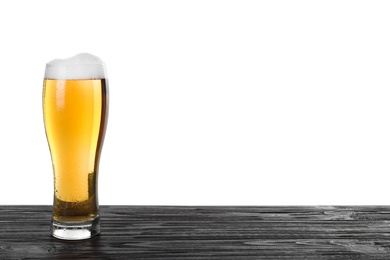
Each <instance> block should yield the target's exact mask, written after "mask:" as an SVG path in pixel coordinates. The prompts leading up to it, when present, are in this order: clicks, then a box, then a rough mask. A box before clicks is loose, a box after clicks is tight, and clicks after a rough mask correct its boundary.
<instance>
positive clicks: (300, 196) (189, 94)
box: [0, 0, 390, 205]
mask: <svg viewBox="0 0 390 260" xmlns="http://www.w3.org/2000/svg"><path fill="white" fill-rule="evenodd" d="M389 13H390V2H388V1H356V0H354V1H329V0H327V1H313V0H309V1H291V0H289V1H239V0H237V1H213V0H211V1H210V0H208V1H199V0H197V1H115V0H114V1H96V0H94V1H69V0H67V1H42V0H36V1H27V0H26V1H19V0H12V1H1V2H0V34H1V35H0V73H1V77H0V78H1V102H0V111H1V128H0V152H1V160H0V174H1V179H0V204H51V203H52V198H53V175H52V168H51V160H50V153H49V149H48V145H47V142H46V137H45V133H44V125H43V117H42V105H41V99H42V97H41V95H42V82H43V73H44V69H45V63H46V62H48V61H50V60H51V59H53V58H65V57H69V56H73V55H74V54H77V53H79V52H89V53H92V54H94V55H97V56H99V57H100V58H102V59H103V60H104V61H105V62H106V65H107V71H108V77H109V83H110V86H109V87H110V114H109V124H108V128H107V133H106V139H105V143H104V147H103V153H102V158H101V164H100V176H99V199H100V204H130V205H132V204H152V205H168V204H169V205H287V204H293V205H302V204H315V205H319V204H389V203H390V189H389V187H390V181H389V180H390V102H389V100H390V15H389Z"/></svg>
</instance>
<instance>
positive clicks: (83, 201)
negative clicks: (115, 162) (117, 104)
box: [43, 67, 108, 239]
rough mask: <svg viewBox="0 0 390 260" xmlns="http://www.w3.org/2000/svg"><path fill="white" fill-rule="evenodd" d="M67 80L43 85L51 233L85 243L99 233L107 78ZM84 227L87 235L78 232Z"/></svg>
mask: <svg viewBox="0 0 390 260" xmlns="http://www.w3.org/2000/svg"><path fill="white" fill-rule="evenodd" d="M71 69H74V67H73V68H70V70H71ZM47 70H48V69H47ZM67 77H69V79H56V78H54V79H51V78H45V79H44V84H43V114H44V123H45V129H46V137H47V140H48V143H49V147H50V153H51V160H52V164H53V171H54V203H53V224H52V232H53V235H54V236H55V237H58V238H63V239H83V238H89V237H92V236H93V235H96V234H98V233H99V232H100V220H99V205H98V194H97V178H98V170H99V159H100V153H101V150H102V144H103V139H104V134H105V129H106V123H107V115H108V112H107V110H108V102H107V101H108V93H107V92H108V87H107V81H106V79H105V78H88V75H87V76H86V78H82V79H71V75H70V76H69V75H68V76H67ZM83 225H84V226H85V229H86V230H87V231H85V230H83V228H81V229H80V227H81V226H83ZM90 229H94V230H92V231H91V230H90ZM83 232H84V233H83ZM88 232H89V233H88Z"/></svg>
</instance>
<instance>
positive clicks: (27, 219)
mask: <svg viewBox="0 0 390 260" xmlns="http://www.w3.org/2000/svg"><path fill="white" fill-rule="evenodd" d="M50 219H51V207H50V206H0V259H194V260H195V259H246V260H247V259H390V206H336V207H334V206H318V207H316V206H294V207H291V206H289V207H282V206H275V207H269V206H267V207H265V206H262V207H243V206H241V207H226V206H223V207H199V206H197V207H189V206H164V207H163V206H101V219H102V221H101V225H102V233H101V235H100V236H97V237H95V238H93V239H90V240H84V241H76V242H69V241H62V240H58V239H55V238H53V237H51V236H50V231H49V227H50Z"/></svg>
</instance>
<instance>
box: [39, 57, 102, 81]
mask: <svg viewBox="0 0 390 260" xmlns="http://www.w3.org/2000/svg"><path fill="white" fill-rule="evenodd" d="M104 78H106V68H105V64H104V62H103V61H102V60H101V59H100V58H99V57H97V56H94V55H92V54H89V53H80V54H77V55H75V56H73V57H70V58H67V59H55V60H52V61H50V62H48V63H47V64H46V70H45V79H104Z"/></svg>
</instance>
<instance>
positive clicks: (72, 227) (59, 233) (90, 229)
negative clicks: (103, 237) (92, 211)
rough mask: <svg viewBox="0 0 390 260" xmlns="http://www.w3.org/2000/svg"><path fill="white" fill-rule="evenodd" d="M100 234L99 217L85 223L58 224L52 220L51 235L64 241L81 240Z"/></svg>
mask: <svg viewBox="0 0 390 260" xmlns="http://www.w3.org/2000/svg"><path fill="white" fill-rule="evenodd" d="M99 233H100V217H96V218H95V219H94V220H91V221H85V222H59V221H56V220H54V219H53V220H52V224H51V234H52V235H53V237H55V238H59V239H64V240H82V239H88V238H91V237H94V236H96V235H98V234H99Z"/></svg>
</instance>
